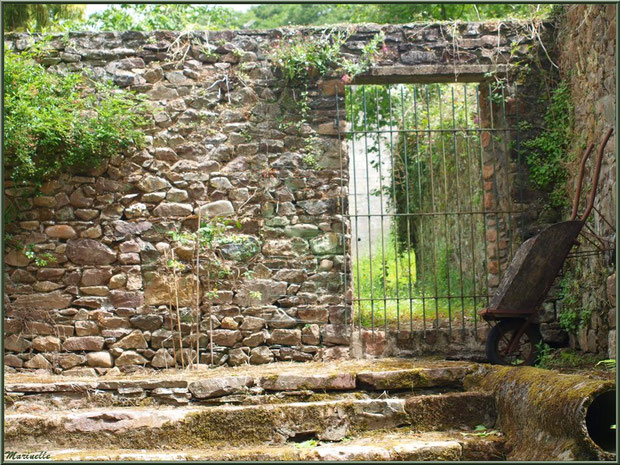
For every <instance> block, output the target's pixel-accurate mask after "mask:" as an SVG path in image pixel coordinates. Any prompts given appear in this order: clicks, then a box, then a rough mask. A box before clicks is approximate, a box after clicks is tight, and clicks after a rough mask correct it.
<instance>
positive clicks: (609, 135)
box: [570, 128, 614, 221]
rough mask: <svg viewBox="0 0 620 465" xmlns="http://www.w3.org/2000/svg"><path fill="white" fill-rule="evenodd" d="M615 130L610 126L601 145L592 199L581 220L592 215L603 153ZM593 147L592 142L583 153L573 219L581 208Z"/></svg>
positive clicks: (593, 182)
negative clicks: (586, 173) (585, 177)
mask: <svg viewBox="0 0 620 465" xmlns="http://www.w3.org/2000/svg"><path fill="white" fill-rule="evenodd" d="M613 132H614V130H613V128H610V129H609V130H608V131H607V134H606V135H605V138H604V139H603V141H602V142H601V145H600V146H599V149H598V155H597V157H596V165H595V167H594V176H593V178H592V191H591V192H590V200H589V201H588V206H587V207H586V211H585V212H584V213H583V215H582V216H581V221H585V220H586V219H587V218H588V216H589V215H590V212H591V211H592V207H594V199H595V197H596V188H597V186H598V178H599V175H600V174H601V165H602V163H603V153H604V151H605V146H606V145H607V141H609V138H610V137H611V135H612V133H613ZM593 148H594V144H590V145H589V146H588V148H587V149H586V151H585V153H584V154H583V158H582V159H581V166H580V167H579V178H578V179H577V189H576V191H575V199H574V200H573V212H572V214H571V217H570V219H571V221H573V220H574V219H575V218H577V209H578V208H579V197H580V195H581V186H582V184H583V176H584V171H585V166H586V161H588V157H589V156H590V153H591V152H592V149H593Z"/></svg>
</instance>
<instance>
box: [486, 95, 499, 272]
mask: <svg viewBox="0 0 620 465" xmlns="http://www.w3.org/2000/svg"><path fill="white" fill-rule="evenodd" d="M488 88H489V94H488V96H489V97H488V102H489V118H490V120H491V129H495V120H494V118H493V94H491V84H490V83H489V84H488ZM491 152H492V153H493V161H492V162H493V180H494V184H495V186H497V187H498V189H497V195H498V198H497V199H494V200H495V202H494V203H496V204H497V206H498V207H499V206H500V203H499V200H500V199H499V195H500V192H499V186H498V182H497V179H498V175H497V165H496V163H495V162H496V161H497V160H496V159H495V154H496V153H497V152H496V151H495V137H494V136H493V133H491ZM499 218H500V216H499V213H495V230H496V231H497V237H496V238H495V253H496V254H497V256H496V258H497V276H498V280H500V281H501V279H502V260H501V251H500V248H499V243H500V238H501V229H500V227H499Z"/></svg>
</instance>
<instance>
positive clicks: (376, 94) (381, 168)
mask: <svg viewBox="0 0 620 465" xmlns="http://www.w3.org/2000/svg"><path fill="white" fill-rule="evenodd" d="M375 103H376V112H377V115H376V116H377V121H376V123H377V131H378V130H379V128H380V126H381V123H380V121H379V115H380V114H381V110H380V108H379V86H375ZM376 144H377V155H378V158H379V201H380V202H381V205H380V210H381V270H382V275H383V323H384V327H385V334H386V336H387V313H388V312H387V290H386V286H385V281H386V274H385V231H384V229H383V223H384V219H385V216H384V212H383V161H382V160H381V135H380V134H379V133H377V134H376ZM368 169H370V168H368ZM370 195H371V194H370V192H369V193H368V205H370ZM369 224H370V218H369Z"/></svg>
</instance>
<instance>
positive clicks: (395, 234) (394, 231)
mask: <svg viewBox="0 0 620 465" xmlns="http://www.w3.org/2000/svg"><path fill="white" fill-rule="evenodd" d="M388 103H389V107H390V157H391V163H392V167H391V170H390V171H392V199H393V200H392V205H396V176H395V174H394V172H395V170H396V160H395V158H394V138H393V136H392V129H393V128H394V121H393V119H392V86H390V85H388ZM404 138H405V139H406V138H407V136H406V135H405V136H404ZM406 194H407V195H409V192H407V193H406ZM407 213H409V212H408V211H407ZM405 219H408V217H405ZM390 233H391V236H392V240H393V241H394V263H395V265H394V266H395V267H396V270H395V273H396V275H395V277H396V331H398V332H400V289H399V287H400V280H399V275H398V271H399V270H398V229H397V228H396V220H395V217H392V220H391V222H390ZM386 336H387V334H386Z"/></svg>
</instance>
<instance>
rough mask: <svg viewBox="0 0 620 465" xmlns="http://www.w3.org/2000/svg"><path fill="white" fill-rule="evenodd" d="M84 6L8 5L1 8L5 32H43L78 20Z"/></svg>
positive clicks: (55, 4)
mask: <svg viewBox="0 0 620 465" xmlns="http://www.w3.org/2000/svg"><path fill="white" fill-rule="evenodd" d="M85 8H86V6H85V5H67V4H60V3H48V4H45V3H8V4H6V5H4V8H3V11H2V13H3V18H4V30H5V31H24V30H30V31H37V32H40V31H43V30H47V29H49V28H50V27H54V25H59V24H60V23H62V22H63V21H65V20H80V19H81V18H82V17H83V15H84V10H85Z"/></svg>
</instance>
